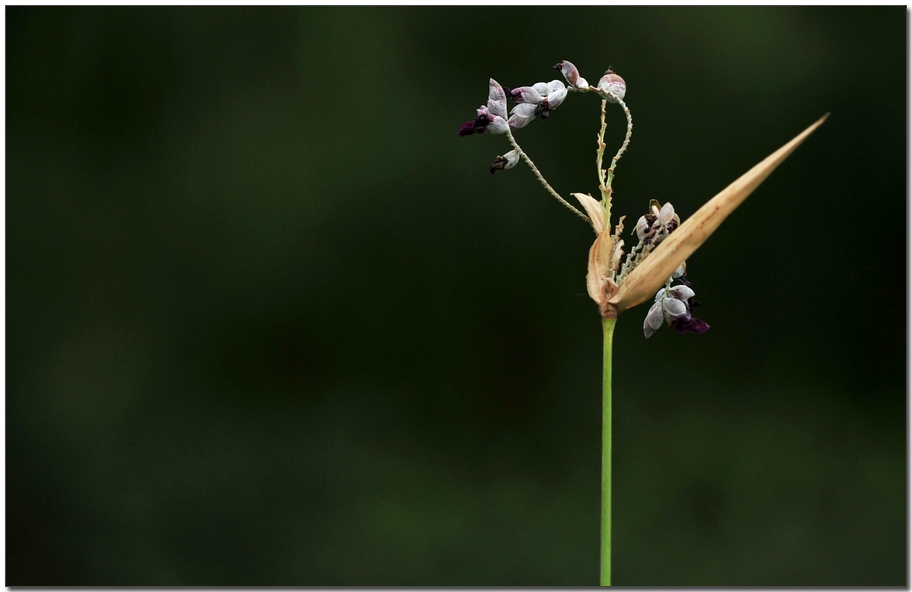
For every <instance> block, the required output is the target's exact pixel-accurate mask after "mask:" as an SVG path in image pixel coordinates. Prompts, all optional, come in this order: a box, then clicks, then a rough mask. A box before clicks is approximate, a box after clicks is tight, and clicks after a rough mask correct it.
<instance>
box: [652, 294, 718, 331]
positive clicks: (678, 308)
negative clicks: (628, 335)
mask: <svg viewBox="0 0 912 592" xmlns="http://www.w3.org/2000/svg"><path fill="white" fill-rule="evenodd" d="M694 296H695V294H694V291H693V290H692V289H691V288H690V287H688V286H684V285H680V286H672V287H670V288H664V287H663V288H662V289H660V290H659V291H658V293H656V296H655V302H653V304H652V306H651V307H650V308H649V312H648V313H646V320H645V321H643V333H644V334H645V335H646V338H647V339H649V338H650V337H652V334H653V333H655V332H656V331H657V330H658V329H659V328H660V327H661V326H662V322H663V321H664V322H666V323H668V326H669V327H671V328H672V329H674V330H675V331H677V332H678V334H680V335H683V334H684V333H705V332H706V331H708V330H709V325H708V324H707V323H706V322H704V321H701V320H700V319H698V318H696V317H694V316H693V315H692V314H691V310H692V309H693V307H694V306H696V302H695V301H694Z"/></svg>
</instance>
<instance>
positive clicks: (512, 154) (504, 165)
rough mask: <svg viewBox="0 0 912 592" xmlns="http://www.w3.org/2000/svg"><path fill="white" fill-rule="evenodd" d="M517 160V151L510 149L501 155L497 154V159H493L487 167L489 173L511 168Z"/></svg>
mask: <svg viewBox="0 0 912 592" xmlns="http://www.w3.org/2000/svg"><path fill="white" fill-rule="evenodd" d="M517 162H519V152H517V151H516V150H510V151H509V152H507V153H506V154H504V155H503V156H498V157H497V160H495V161H494V164H492V165H491V166H490V167H488V170H489V171H491V174H492V175H493V174H494V173H496V172H497V171H502V170H505V169H512V168H513V167H515V166H516V163H517Z"/></svg>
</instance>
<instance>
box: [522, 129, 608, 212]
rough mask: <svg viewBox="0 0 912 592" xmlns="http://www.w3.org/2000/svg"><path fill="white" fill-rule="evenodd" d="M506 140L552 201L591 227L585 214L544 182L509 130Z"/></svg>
mask: <svg viewBox="0 0 912 592" xmlns="http://www.w3.org/2000/svg"><path fill="white" fill-rule="evenodd" d="M507 139H508V140H510V144H512V145H513V148H514V149H515V150H516V152H518V153H519V156H520V157H521V158H522V159H523V160H524V161H526V164H527V165H529V168H530V169H532V173H533V174H534V175H535V177H536V178H537V179H538V182H539V183H541V184H542V186H543V187H544V188H545V189H546V190H547V191H548V193H550V194H551V195H552V196H553V197H554V199H556V200H557V201H559V202H561V203H562V204H563V205H564V207H566V208H568V209H570V210H572V211H573V213H574V214H576V215H577V216H579V217H580V218H582V219H583V220H585V221H586V222H588V223H589V224H590V225H591V224H592V220H590V219H589V216H587V215H586V214H584V213H582V212H581V211H579V210H577V209H576V208H574V207H573V206H571V205H570V204H569V203H567V200H565V199H564V198H563V197H561V196H560V194H559V193H558V192H557V191H555V190H554V188H553V187H551V185H550V184H549V183H548V182H547V181H545V177H544V176H543V175H542V174H541V171H539V170H538V167H537V166H535V163H534V162H532V159H531V158H529V156H528V155H527V154H526V153H525V152H523V149H522V148H520V147H519V144H517V143H516V138H514V137H513V132H511V131H510V130H507Z"/></svg>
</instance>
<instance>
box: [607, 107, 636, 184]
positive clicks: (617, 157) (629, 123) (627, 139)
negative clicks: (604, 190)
mask: <svg viewBox="0 0 912 592" xmlns="http://www.w3.org/2000/svg"><path fill="white" fill-rule="evenodd" d="M609 94H611V93H609ZM611 97H612V98H613V99H614V100H616V101H617V102H618V103H619V104H620V105H621V107H622V108H623V109H624V115H626V116H627V133H626V134H625V135H624V143H623V144H621V148H620V150H618V151H617V154H615V155H614V158H612V159H611V166H610V167H608V187H611V182H612V181H613V180H614V167H615V166H617V161H619V160H620V159H621V156H623V155H624V152H626V151H627V145H628V144H630V136H632V135H633V116H631V115H630V109H628V108H627V103H625V102H624V101H623V99H621V98H620V97H618V96H617V95H615V94H611Z"/></svg>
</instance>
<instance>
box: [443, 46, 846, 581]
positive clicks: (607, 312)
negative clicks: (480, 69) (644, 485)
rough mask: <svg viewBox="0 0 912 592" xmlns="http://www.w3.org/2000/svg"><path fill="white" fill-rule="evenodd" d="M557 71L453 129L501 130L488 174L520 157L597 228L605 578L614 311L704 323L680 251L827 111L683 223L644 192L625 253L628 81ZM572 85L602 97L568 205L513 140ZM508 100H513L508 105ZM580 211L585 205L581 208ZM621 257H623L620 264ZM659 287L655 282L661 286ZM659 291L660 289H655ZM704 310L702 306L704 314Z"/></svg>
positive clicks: (500, 96) (688, 327)
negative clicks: (618, 117)
mask: <svg viewBox="0 0 912 592" xmlns="http://www.w3.org/2000/svg"><path fill="white" fill-rule="evenodd" d="M555 69H557V70H559V71H560V72H561V74H562V75H563V77H564V80H565V81H566V83H567V84H566V85H565V84H564V83H563V82H561V81H559V80H552V81H551V82H537V83H535V84H534V85H532V86H522V87H519V88H514V89H509V88H504V87H501V86H500V84H498V83H497V82H496V81H495V80H494V79H490V80H489V87H488V101H487V103H486V104H484V105H481V106H480V107H479V108H478V109H477V110H476V117H475V119H474V120H471V121H468V122H466V123H464V124H462V126H461V127H460V128H459V132H458V135H459V136H467V135H471V134H481V133H491V134H506V136H507V139H508V140H509V141H510V144H511V145H512V146H513V150H512V151H510V152H508V153H507V154H506V155H503V156H498V157H497V160H496V161H495V163H494V164H492V165H491V166H490V167H489V170H490V171H491V173H495V172H496V171H500V170H507V169H510V168H512V167H513V166H515V165H516V163H517V162H518V161H519V160H520V159H522V160H523V161H525V162H526V164H528V165H529V168H530V169H531V170H532V173H533V174H534V175H535V177H536V178H537V179H538V181H539V182H540V183H541V184H542V186H543V187H544V188H545V190H546V191H547V192H548V193H550V194H551V195H552V196H553V197H554V198H556V199H557V200H558V201H559V202H560V203H561V204H562V205H563V206H564V207H566V208H568V209H570V210H572V211H573V212H574V213H575V214H576V215H577V216H579V217H581V218H583V219H584V220H586V221H587V222H589V224H590V225H591V226H592V228H593V230H594V231H595V241H594V242H593V244H592V247H591V248H590V249H589V262H588V274H587V275H586V289H587V291H588V293H589V296H590V297H591V298H592V299H593V300H594V301H595V303H596V304H597V305H598V310H599V313H600V315H601V317H602V334H603V365H602V495H601V502H602V503H601V528H600V546H601V550H600V573H599V582H600V583H601V585H603V586H610V585H611V510H612V507H611V476H612V475H611V445H612V438H611V431H612V430H611V427H612V425H611V414H612V412H611V398H612V393H611V375H612V349H613V339H614V328H615V324H616V323H617V316H618V314H620V313H621V312H623V311H625V310H626V309H628V308H631V307H633V306H636V305H637V304H640V303H642V302H644V301H646V300H647V299H648V298H654V301H653V304H652V306H651V307H650V309H649V312H648V313H647V315H646V319H645V321H644V323H643V332H644V335H645V337H646V338H649V337H650V336H652V335H653V334H654V333H655V332H656V331H657V330H658V329H659V328H660V327H661V326H662V325H663V324H667V325H668V327H669V328H671V329H674V330H675V331H677V332H678V333H679V334H685V333H704V332H706V331H707V330H708V329H709V324H708V323H706V322H704V321H702V320H700V319H698V318H696V317H694V316H693V314H692V311H693V309H694V308H695V307H696V306H698V305H699V302H697V301H696V300H695V293H694V290H693V287H692V286H693V284H692V283H691V282H690V281H689V280H688V279H687V278H686V277H685V276H686V275H687V271H686V260H687V258H688V257H689V256H690V255H691V254H693V252H694V251H696V250H697V249H698V248H699V247H700V245H702V244H703V243H704V242H705V241H706V239H707V238H709V235H711V234H712V233H713V231H715V229H716V228H718V227H719V225H720V224H721V223H722V221H723V220H724V219H725V218H726V217H727V216H728V215H729V214H731V213H732V212H733V211H734V210H735V208H737V207H738V206H739V205H740V204H741V203H742V202H743V201H744V200H745V199H747V197H748V196H749V195H750V194H751V193H752V192H753V191H754V190H755V189H756V188H757V187H758V186H759V185H760V184H761V183H762V182H763V181H764V180H765V179H766V178H767V177H768V176H769V175H770V173H772V172H773V170H775V169H776V167H777V166H779V165H780V164H781V163H782V162H783V161H784V160H785V159H786V158H787V157H788V156H789V154H791V153H792V152H793V151H794V150H795V149H796V148H797V147H798V146H799V145H800V144H801V143H802V142H803V141H804V140H805V139H807V137H808V136H810V135H811V134H812V133H813V132H814V130H816V129H817V128H818V127H820V125H821V124H823V122H824V121H825V120H826V118H827V115H829V114H827V115H824V116H823V117H821V118H820V119H819V120H818V121H817V122H815V123H814V124H813V125H811V126H810V127H808V128H807V129H806V130H804V131H803V132H802V133H800V134H799V135H798V136H796V137H795V138H794V139H793V140H791V141H790V142H788V143H787V144H785V145H784V146H783V147H782V148H780V149H779V150H777V151H775V152H773V153H772V154H771V155H770V156H768V157H767V158H766V159H764V160H763V161H761V162H760V163H759V164H757V165H756V166H755V167H753V168H752V169H750V170H749V171H748V172H747V173H745V174H744V175H742V176H741V177H740V178H738V179H737V180H736V181H734V182H733V183H732V184H730V185H729V186H728V187H726V188H725V189H723V190H722V191H721V192H719V194H717V195H716V196H715V197H713V198H712V199H710V200H709V201H708V202H706V204H705V205H704V206H703V207H701V208H700V209H699V210H697V212H696V213H694V215H693V216H691V217H690V218H689V219H687V220H686V221H685V222H684V223H683V224H682V223H681V219H680V217H679V215H678V214H677V213H675V210H674V207H673V206H672V205H671V203H665V204H664V205H661V204H660V203H659V202H658V201H656V200H649V211H648V213H646V214H645V215H643V216H641V217H640V218H639V220H638V221H637V223H636V226H635V228H634V234H635V235H636V238H637V239H638V241H639V242H638V243H637V244H636V245H634V246H633V247H632V248H630V249H629V250H628V251H627V253H626V259H625V253H624V241H623V240H621V232H622V230H623V228H624V225H623V221H624V216H621V217H620V219H619V220H618V222H617V225H616V226H615V228H614V230H613V232H612V224H611V209H612V208H611V206H612V197H613V195H612V194H613V189H612V182H613V181H614V176H615V168H616V167H617V163H618V161H619V160H620V158H621V156H623V155H624V153H625V152H626V150H627V147H628V145H629V144H630V137H631V135H632V134H633V118H632V117H631V114H630V109H629V108H628V107H627V104H626V103H625V102H624V97H625V95H626V92H627V85H626V82H624V79H623V78H621V77H620V76H618V75H617V74H615V73H614V71H612V70H611V69H609V70H608V71H607V72H605V74H604V76H602V77H601V79H599V81H598V84H597V85H596V86H590V85H589V83H588V82H587V81H586V79H585V78H583V77H582V76H580V74H579V71H578V70H577V68H576V66H574V65H573V64H572V63H570V62H568V61H562V62H559V63H558V64H557V65H556V66H555ZM569 91H572V92H573V93H595V94H597V95H598V96H599V97H601V99H602V101H601V103H602V104H601V118H600V128H599V132H598V136H597V148H596V167H597V172H598V188H599V194H600V197H601V199H600V200H597V199H595V198H593V197H592V196H591V195H589V194H586V193H571V194H570V195H572V196H573V197H575V198H576V199H577V201H579V203H580V205H581V206H582V211H580V210H578V209H577V208H575V207H574V206H572V205H570V204H569V203H568V202H567V201H566V200H565V199H564V198H563V197H561V195H560V194H559V193H558V192H557V191H556V190H555V189H554V188H553V187H552V186H551V185H550V184H549V183H548V182H547V181H546V180H545V177H544V175H542V174H541V171H539V170H538V167H536V166H535V163H533V162H532V159H531V158H529V156H528V155H527V154H526V153H525V152H524V151H523V150H522V148H520V147H519V144H518V143H517V142H516V138H515V137H514V136H513V132H514V131H517V130H519V129H522V128H523V127H525V126H527V125H528V124H529V123H530V122H531V121H532V120H534V119H536V118H541V120H543V121H544V120H545V119H547V118H549V117H550V114H551V112H552V111H553V110H554V109H556V108H557V107H558V106H559V105H561V104H562V103H563V102H564V100H565V99H566V98H567V96H568V92H569ZM507 99H510V100H512V101H513V102H514V103H515V104H516V105H515V106H514V107H513V109H512V110H511V111H510V112H509V114H508V113H507V107H506V105H507ZM608 103H612V104H618V105H620V107H621V108H622V109H623V111H624V115H625V116H626V118H627V131H626V134H625V136H624V141H623V143H622V144H621V147H620V149H619V150H618V151H617V153H616V154H615V156H614V158H612V159H611V163H610V165H609V166H608V168H607V169H606V168H604V156H605V149H606V145H605V141H604V139H605V131H606V128H607V124H606V122H605V110H606V106H607V104H608ZM584 212H585V213H584ZM622 261H623V263H622ZM660 288H661V289H660ZM657 290H658V292H657ZM701 316H702V315H701Z"/></svg>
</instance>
